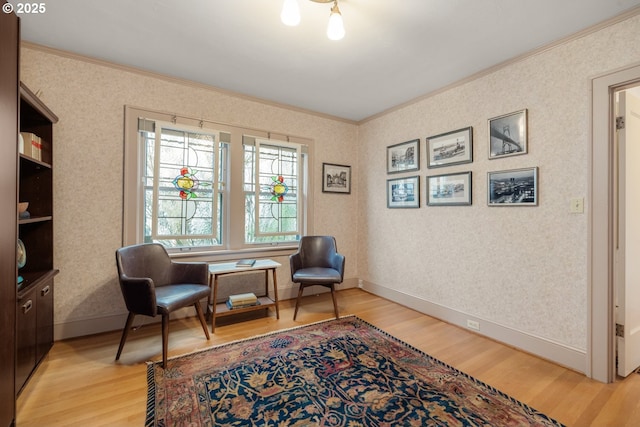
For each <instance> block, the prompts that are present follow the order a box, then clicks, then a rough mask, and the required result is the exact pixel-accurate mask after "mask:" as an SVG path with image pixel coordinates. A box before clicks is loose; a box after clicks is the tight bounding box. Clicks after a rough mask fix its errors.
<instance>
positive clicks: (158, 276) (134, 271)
mask: <svg viewBox="0 0 640 427" xmlns="http://www.w3.org/2000/svg"><path fill="white" fill-rule="evenodd" d="M116 264H117V266H118V274H119V275H122V274H125V275H126V276H128V277H147V278H149V279H151V280H153V284H154V286H156V287H158V286H164V285H167V284H169V283H170V280H171V258H170V257H169V254H168V253H167V250H166V249H165V248H164V246H162V245H161V244H159V243H146V244H141V245H132V246H125V247H123V248H120V249H118V250H116Z"/></svg>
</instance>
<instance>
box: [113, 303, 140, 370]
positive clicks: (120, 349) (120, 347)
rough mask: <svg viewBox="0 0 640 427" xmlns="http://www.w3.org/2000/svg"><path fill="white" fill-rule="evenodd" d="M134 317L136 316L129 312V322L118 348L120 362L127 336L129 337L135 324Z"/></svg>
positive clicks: (123, 331)
mask: <svg viewBox="0 0 640 427" xmlns="http://www.w3.org/2000/svg"><path fill="white" fill-rule="evenodd" d="M134 317H136V315H135V314H133V313H131V312H129V315H128V316H127V322H126V323H125V325H124V329H123V330H122V337H121V338H120V346H119V347H118V353H117V354H116V360H120V354H122V349H123V348H124V342H125V341H126V340H127V336H128V335H129V330H130V329H131V325H132V324H133V318H134Z"/></svg>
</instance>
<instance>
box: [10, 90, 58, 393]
mask: <svg viewBox="0 0 640 427" xmlns="http://www.w3.org/2000/svg"><path fill="white" fill-rule="evenodd" d="M19 105H20V110H19V111H20V118H19V124H20V132H23V133H31V134H34V135H37V137H38V138H39V141H40V143H41V144H40V145H41V148H40V155H39V156H38V158H34V157H33V156H31V155H29V154H26V153H27V150H24V151H25V154H23V153H20V152H18V153H17V163H18V173H17V177H18V182H17V187H18V201H19V202H28V203H29V205H28V207H27V212H29V215H28V217H20V218H19V219H18V220H17V222H18V238H19V239H20V241H21V242H22V243H23V245H24V247H25V251H26V254H27V261H26V263H25V265H24V266H23V267H22V268H20V269H19V270H18V274H19V275H20V276H21V277H22V281H21V282H20V283H19V284H18V286H17V289H18V293H17V299H16V301H17V304H16V309H17V335H16V341H17V347H16V348H17V361H16V365H17V369H16V394H17V393H19V392H20V391H21V390H22V388H23V387H24V385H25V384H26V382H27V380H28V379H29V377H30V376H31V374H32V373H33V371H34V370H35V368H36V367H37V366H38V364H39V363H40V362H41V361H42V359H43V358H44V356H46V354H47V352H48V351H49V349H50V348H51V346H52V345H53V289H54V284H53V277H54V276H55V275H56V274H57V273H58V270H56V269H55V268H54V267H53V124H54V123H56V122H57V121H58V118H57V117H56V115H55V114H54V113H53V112H52V111H51V110H49V108H47V106H46V105H44V104H43V103H42V102H41V101H40V100H39V99H38V98H37V97H36V96H35V95H34V93H33V92H31V91H30V90H29V88H27V87H26V86H25V85H24V84H22V83H21V84H20V103H19ZM24 144H25V145H26V144H27V141H26V140H25V142H24ZM14 155H15V153H14Z"/></svg>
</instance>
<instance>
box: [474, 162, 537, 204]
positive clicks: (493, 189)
mask: <svg viewBox="0 0 640 427" xmlns="http://www.w3.org/2000/svg"><path fill="white" fill-rule="evenodd" d="M487 204H488V205H489V206H537V205H538V168H537V167H533V168H525V169H512V170H507V171H499V172H488V173H487Z"/></svg>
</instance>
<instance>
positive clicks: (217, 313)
mask: <svg viewBox="0 0 640 427" xmlns="http://www.w3.org/2000/svg"><path fill="white" fill-rule="evenodd" d="M280 266H281V264H280V263H278V262H276V261H273V260H271V259H259V260H256V262H255V264H253V265H252V266H251V267H238V266H237V265H236V263H235V262H227V263H220V264H209V287H210V288H212V290H213V292H212V293H213V295H212V294H211V293H209V298H208V300H207V303H208V304H207V316H209V315H210V316H211V332H212V333H215V330H216V317H222V316H229V315H231V314H238V313H244V312H247V311H254V310H262V309H268V308H269V307H275V308H276V318H277V319H280V310H279V308H278V280H277V278H276V268H278V267H280ZM256 271H264V295H262V296H258V301H259V302H260V304H259V305H254V306H251V307H243V308H235V309H233V310H231V309H230V308H229V307H227V304H226V303H218V302H217V301H218V278H219V277H220V276H224V275H227V274H240V273H247V272H250V273H253V272H256ZM269 272H271V276H272V278H273V299H271V298H269Z"/></svg>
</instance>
